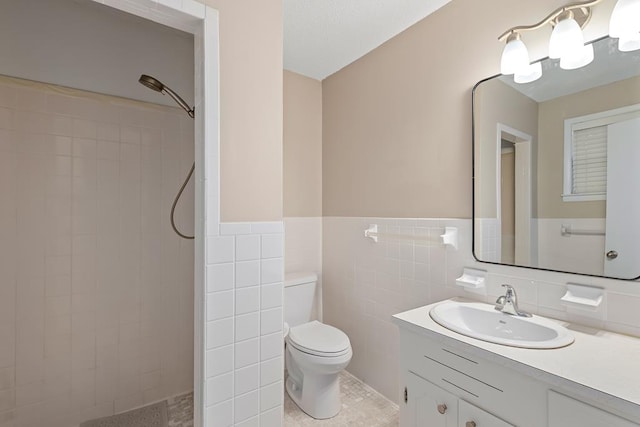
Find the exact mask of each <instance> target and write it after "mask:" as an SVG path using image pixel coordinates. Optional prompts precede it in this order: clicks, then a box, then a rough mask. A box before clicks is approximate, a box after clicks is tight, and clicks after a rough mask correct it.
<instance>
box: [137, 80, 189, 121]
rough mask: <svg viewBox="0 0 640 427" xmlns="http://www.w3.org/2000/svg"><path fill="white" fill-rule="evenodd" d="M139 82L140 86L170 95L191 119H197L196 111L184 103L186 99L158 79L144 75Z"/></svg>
mask: <svg viewBox="0 0 640 427" xmlns="http://www.w3.org/2000/svg"><path fill="white" fill-rule="evenodd" d="M138 81H139V82H140V84H142V85H144V86H146V87H148V88H149V89H151V90H155V91H156V92H160V93H166V94H168V95H169V96H170V97H171V98H173V100H174V101H176V103H177V104H178V105H179V106H181V107H182V108H183V109H184V111H186V112H187V114H188V115H189V117H191V118H194V117H195V112H194V109H193V108H191V107H189V104H187V103H186V102H185V101H184V99H182V98H180V96H179V95H178V94H177V93H175V92H174V91H172V90H171V89H170V88H169V87H168V86H165V85H163V84H162V82H161V81H160V80H158V79H156V78H154V77H151V76H148V75H146V74H143V75H141V76H140V78H139V79H138Z"/></svg>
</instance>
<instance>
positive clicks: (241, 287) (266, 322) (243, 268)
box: [205, 222, 284, 427]
mask: <svg viewBox="0 0 640 427" xmlns="http://www.w3.org/2000/svg"><path fill="white" fill-rule="evenodd" d="M283 232H284V227H283V223H282V222H268V223H223V224H221V225H220V235H219V236H213V237H208V239H207V272H206V281H207V301H206V310H205V312H206V357H205V373H206V390H205V402H206V412H205V426H207V427H210V426H215V427H218V426H238V427H240V426H243V427H247V426H261V427H280V426H281V425H282V411H283V409H282V408H283V406H282V405H283V400H282V396H283V391H284V388H283V375H282V373H283V370H284V360H283V347H284V341H283V338H282V323H283V317H282V316H283V314H282V282H283V279H284V273H283V271H284V268H283V265H284V261H283V246H284V235H283Z"/></svg>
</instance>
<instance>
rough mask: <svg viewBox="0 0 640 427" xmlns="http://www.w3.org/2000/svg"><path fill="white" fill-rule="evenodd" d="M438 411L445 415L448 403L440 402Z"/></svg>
mask: <svg viewBox="0 0 640 427" xmlns="http://www.w3.org/2000/svg"><path fill="white" fill-rule="evenodd" d="M438 412H439V413H441V414H443V415H444V414H445V413H446V412H447V405H445V404H444V403H441V404H439V405H438Z"/></svg>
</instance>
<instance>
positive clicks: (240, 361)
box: [234, 338, 260, 369]
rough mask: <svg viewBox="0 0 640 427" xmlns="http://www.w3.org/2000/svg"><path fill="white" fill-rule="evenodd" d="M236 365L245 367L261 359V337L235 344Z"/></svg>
mask: <svg viewBox="0 0 640 427" xmlns="http://www.w3.org/2000/svg"><path fill="white" fill-rule="evenodd" d="M234 356H235V367H236V369H237V368H243V367H245V366H248V365H252V364H256V363H258V362H259V361H260V339H258V338H255V339H250V340H246V341H241V342H239V343H236V344H235V354H234Z"/></svg>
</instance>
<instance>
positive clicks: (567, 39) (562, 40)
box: [549, 18, 584, 59]
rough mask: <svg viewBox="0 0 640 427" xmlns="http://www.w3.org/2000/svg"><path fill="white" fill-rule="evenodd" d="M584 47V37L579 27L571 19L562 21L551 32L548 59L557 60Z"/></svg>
mask: <svg viewBox="0 0 640 427" xmlns="http://www.w3.org/2000/svg"><path fill="white" fill-rule="evenodd" d="M582 46H584V35H583V34H582V29H581V28H580V25H578V23H577V22H576V20H575V19H573V18H568V19H564V20H562V21H560V22H558V24H556V26H555V28H554V29H553V31H552V32H551V38H550V39H549V58H552V59H558V58H562V57H564V56H565V55H569V54H571V52H573V51H577V50H580V49H581V48H582Z"/></svg>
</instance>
